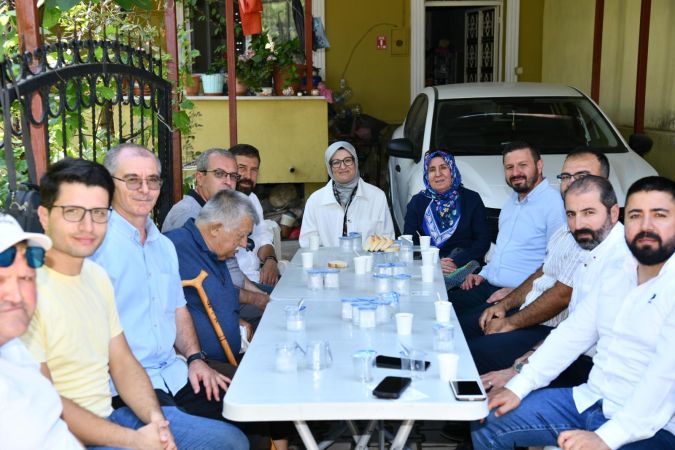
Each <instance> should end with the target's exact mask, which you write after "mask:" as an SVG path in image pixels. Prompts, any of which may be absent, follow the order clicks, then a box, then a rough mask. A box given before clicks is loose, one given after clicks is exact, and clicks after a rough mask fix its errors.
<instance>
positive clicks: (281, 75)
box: [272, 64, 307, 95]
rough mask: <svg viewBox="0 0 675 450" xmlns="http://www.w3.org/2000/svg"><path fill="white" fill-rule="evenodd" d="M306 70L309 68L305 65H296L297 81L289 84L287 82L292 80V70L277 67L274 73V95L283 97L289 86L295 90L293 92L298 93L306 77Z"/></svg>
mask: <svg viewBox="0 0 675 450" xmlns="http://www.w3.org/2000/svg"><path fill="white" fill-rule="evenodd" d="M306 68H307V67H306V66H305V65H304V64H295V70H296V73H297V81H296V82H295V83H290V84H287V83H286V80H288V79H289V78H291V72H290V68H289V67H278V66H275V67H274V70H273V71H272V77H273V78H274V93H275V94H276V95H283V90H284V89H285V88H286V87H288V86H290V87H292V88H293V92H298V91H299V90H300V88H301V87H302V84H301V83H302V80H303V79H304V77H305V69H306Z"/></svg>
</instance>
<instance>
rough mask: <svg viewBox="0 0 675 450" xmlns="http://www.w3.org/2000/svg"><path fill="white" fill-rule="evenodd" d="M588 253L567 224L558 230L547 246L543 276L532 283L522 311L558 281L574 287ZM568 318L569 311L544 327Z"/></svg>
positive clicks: (554, 318)
mask: <svg viewBox="0 0 675 450" xmlns="http://www.w3.org/2000/svg"><path fill="white" fill-rule="evenodd" d="M587 253H588V251H587V250H584V249H583V248H581V247H579V244H577V241H575V240H574V236H572V233H570V229H569V228H568V227H567V224H564V225H563V226H561V227H560V228H558V231H556V232H555V233H554V234H553V236H551V239H550V240H549V241H548V244H547V245H546V257H544V267H543V274H542V275H541V276H540V277H539V278H537V279H536V280H534V282H533V283H532V290H530V292H529V293H528V294H527V295H526V296H525V302H523V304H522V306H521V307H520V309H523V308H525V307H526V306H527V305H529V304H530V303H532V302H534V301H535V300H537V299H538V298H539V296H540V295H541V294H543V293H544V292H545V291H546V290H548V289H551V288H552V287H553V285H554V284H555V283H556V281H558V282H560V283H562V284H564V285H565V286H569V287H574V274H575V272H576V270H577V268H578V267H579V265H580V264H581V263H582V262H583V260H584V259H585V255H586V254H587ZM573 292H574V291H573ZM566 317H567V309H565V310H563V311H561V312H560V313H559V314H558V315H556V316H555V317H552V318H551V319H549V320H547V321H546V322H543V325H547V326H549V327H555V326H557V325H558V324H559V323H560V322H562V321H563V320H565V318H566Z"/></svg>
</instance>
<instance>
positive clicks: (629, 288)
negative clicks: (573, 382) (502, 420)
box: [506, 242, 675, 449]
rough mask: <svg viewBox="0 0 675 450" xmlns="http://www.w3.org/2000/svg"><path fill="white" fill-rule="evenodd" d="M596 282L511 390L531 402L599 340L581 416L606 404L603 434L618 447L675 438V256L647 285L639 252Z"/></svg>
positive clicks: (579, 403)
mask: <svg viewBox="0 0 675 450" xmlns="http://www.w3.org/2000/svg"><path fill="white" fill-rule="evenodd" d="M617 245H618V244H617ZM623 245H624V246H625V245H626V244H625V242H624V243H623ZM614 249H615V250H618V249H616V246H615V247H614ZM607 251H612V250H611V249H608V250H607ZM596 281H597V283H596V288H594V289H593V290H592V291H591V292H590V295H588V296H587V298H584V299H583V301H581V302H579V303H578V304H577V305H576V308H575V309H574V311H573V312H572V313H571V314H570V316H569V317H568V318H567V320H565V321H564V322H562V323H561V324H560V325H559V326H558V327H557V328H556V329H555V330H553V331H552V332H551V334H550V335H549V337H548V338H547V339H546V341H544V344H542V346H541V347H540V348H539V349H538V350H537V351H536V352H535V353H534V354H533V355H532V356H530V358H529V364H527V365H525V367H524V368H523V371H522V372H521V374H520V375H517V376H516V377H514V378H513V379H512V380H511V381H509V383H508V384H507V385H506V387H507V388H508V389H510V390H511V391H513V392H514V393H515V394H516V395H517V396H518V397H520V398H524V397H525V396H526V395H527V394H529V393H530V392H532V391H533V390H535V389H537V388H539V387H543V386H546V385H547V384H548V383H549V382H550V381H551V380H553V379H554V378H555V377H556V376H557V375H558V374H559V373H560V372H562V370H564V369H565V368H566V367H567V366H568V365H569V364H570V363H571V362H572V361H573V360H574V359H576V358H577V357H578V356H579V355H580V354H581V353H583V352H584V351H585V349H587V348H588V347H590V346H591V345H593V344H595V343H596V342H597V354H596V355H595V357H594V358H593V363H594V365H593V369H592V370H591V373H590V375H589V378H588V382H587V383H584V384H582V385H580V386H577V387H575V388H574V390H573V397H574V402H575V405H576V407H577V410H578V411H579V412H583V411H585V410H586V409H588V408H589V407H590V406H592V405H593V404H595V403H596V402H597V401H598V400H602V409H603V413H604V415H605V417H607V418H608V419H609V420H608V421H607V422H606V423H605V424H603V425H602V426H601V427H600V428H598V429H597V430H596V433H597V434H598V435H599V436H600V437H601V438H602V440H603V441H604V442H605V443H606V444H607V445H608V446H609V447H610V448H612V449H615V448H618V447H621V446H623V445H625V444H627V443H630V442H634V441H638V440H642V439H647V438H649V437H651V436H653V435H654V434H655V433H656V432H657V431H658V430H660V429H662V428H664V429H666V430H667V431H669V432H670V433H674V434H675V417H674V414H675V395H673V392H674V390H675V356H673V355H675V353H673V349H674V348H675V296H673V292H675V257H671V258H670V259H669V260H668V261H667V262H666V263H665V264H664V266H663V267H662V268H661V271H660V272H659V274H658V275H657V276H656V277H654V278H652V279H650V280H648V281H646V282H645V283H642V284H641V285H638V284H637V262H636V261H635V259H634V258H633V257H632V255H627V256H625V257H621V256H618V257H612V258H608V259H607V261H606V263H605V267H604V269H603V275H602V277H600V278H596Z"/></svg>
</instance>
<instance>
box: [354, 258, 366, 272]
mask: <svg viewBox="0 0 675 450" xmlns="http://www.w3.org/2000/svg"><path fill="white" fill-rule="evenodd" d="M367 271H368V256H355V257H354V273H356V275H365V273H366V272H367Z"/></svg>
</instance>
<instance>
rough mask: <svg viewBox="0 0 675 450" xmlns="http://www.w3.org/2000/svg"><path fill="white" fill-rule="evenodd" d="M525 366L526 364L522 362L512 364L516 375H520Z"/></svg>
mask: <svg viewBox="0 0 675 450" xmlns="http://www.w3.org/2000/svg"><path fill="white" fill-rule="evenodd" d="M525 364H527V363H526V362H523V361H518V362H517V363H514V364H513V370H515V371H516V373H520V371H521V370H523V367H524V366H525Z"/></svg>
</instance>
